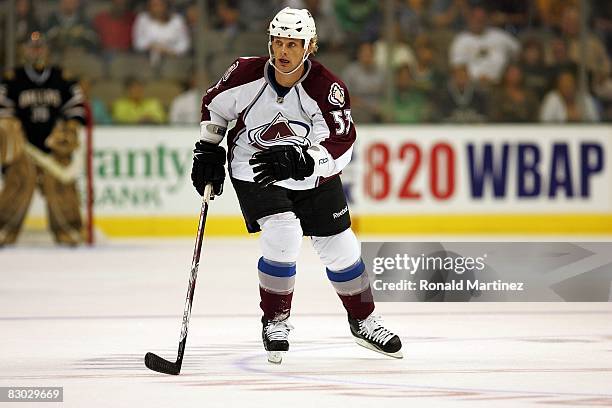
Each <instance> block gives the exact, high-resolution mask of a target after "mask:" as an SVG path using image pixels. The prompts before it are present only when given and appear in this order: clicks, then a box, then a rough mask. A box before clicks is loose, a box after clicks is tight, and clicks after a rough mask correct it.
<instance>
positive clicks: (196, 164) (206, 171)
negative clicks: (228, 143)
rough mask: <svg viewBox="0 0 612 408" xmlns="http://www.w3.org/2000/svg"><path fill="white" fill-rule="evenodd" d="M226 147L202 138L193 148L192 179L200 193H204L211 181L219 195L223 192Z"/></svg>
mask: <svg viewBox="0 0 612 408" xmlns="http://www.w3.org/2000/svg"><path fill="white" fill-rule="evenodd" d="M224 165H225V149H224V148H223V147H221V146H217V145H215V144H212V143H208V142H204V141H202V140H200V141H199V142H197V143H196V145H195V149H194V150H193V167H192V168H191V181H192V182H193V186H194V187H195V189H196V190H197V191H198V193H200V195H203V194H204V187H205V186H206V184H208V183H211V184H212V187H213V192H214V194H215V195H217V196H219V195H221V193H223V181H224V180H225V167H224Z"/></svg>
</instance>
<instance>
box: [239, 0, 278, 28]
mask: <svg viewBox="0 0 612 408" xmlns="http://www.w3.org/2000/svg"><path fill="white" fill-rule="evenodd" d="M276 7H277V1H276V0H240V1H238V11H239V13H240V23H241V24H242V25H243V26H244V27H246V29H247V31H251V32H253V33H261V32H266V30H267V29H268V24H269V23H270V16H271V15H274V12H275V10H276Z"/></svg>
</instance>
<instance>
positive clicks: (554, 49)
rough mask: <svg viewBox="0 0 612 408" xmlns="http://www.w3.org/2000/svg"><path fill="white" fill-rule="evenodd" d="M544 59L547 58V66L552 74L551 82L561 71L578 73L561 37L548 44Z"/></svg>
mask: <svg viewBox="0 0 612 408" xmlns="http://www.w3.org/2000/svg"><path fill="white" fill-rule="evenodd" d="M545 57H547V61H548V64H547V65H548V68H549V69H550V70H551V72H552V75H551V77H552V78H553V79H552V80H553V81H554V78H556V77H557V76H558V75H559V73H561V71H572V72H574V73H577V72H578V65H577V64H576V63H575V62H574V61H572V60H571V59H570V57H569V54H568V50H567V43H566V41H565V39H563V38H562V37H555V38H553V39H552V40H551V41H550V42H549V44H548V47H547V49H546V52H545Z"/></svg>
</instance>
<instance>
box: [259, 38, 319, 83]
mask: <svg viewBox="0 0 612 408" xmlns="http://www.w3.org/2000/svg"><path fill="white" fill-rule="evenodd" d="M304 45H306V49H305V50H304V55H303V56H302V62H301V63H300V64H298V65H297V66H296V67H295V68H293V69H292V70H291V71H290V72H283V71H281V70H280V69H279V68H278V67H277V66H276V64H275V63H274V58H273V57H272V41H268V54H269V55H270V64H271V65H272V67H273V68H274V69H275V70H276V72H278V73H279V74H281V75H291V74H293V73H294V72H295V71H297V70H298V69H300V67H301V66H302V65H303V64H304V61H306V58H308V56H309V55H310V53H309V52H308V47H309V46H310V41H308V44H304Z"/></svg>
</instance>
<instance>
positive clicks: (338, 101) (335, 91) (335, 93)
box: [327, 82, 344, 107]
mask: <svg viewBox="0 0 612 408" xmlns="http://www.w3.org/2000/svg"><path fill="white" fill-rule="evenodd" d="M327 100H328V101H329V103H331V104H332V105H336V106H340V107H343V106H344V89H342V87H341V86H340V85H338V83H337V82H334V83H333V84H332V86H331V88H330V89H329V96H328V97H327Z"/></svg>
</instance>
